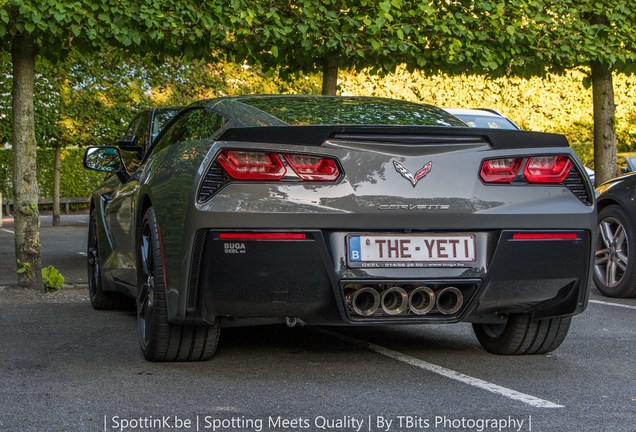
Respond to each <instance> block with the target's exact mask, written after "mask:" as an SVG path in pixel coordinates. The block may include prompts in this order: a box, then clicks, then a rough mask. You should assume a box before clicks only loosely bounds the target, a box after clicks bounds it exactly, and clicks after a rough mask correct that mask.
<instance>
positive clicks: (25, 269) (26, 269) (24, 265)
mask: <svg viewBox="0 0 636 432" xmlns="http://www.w3.org/2000/svg"><path fill="white" fill-rule="evenodd" d="M18 273H19V274H24V275H26V277H28V278H30V277H31V276H33V270H31V263H28V262H23V261H20V260H18Z"/></svg>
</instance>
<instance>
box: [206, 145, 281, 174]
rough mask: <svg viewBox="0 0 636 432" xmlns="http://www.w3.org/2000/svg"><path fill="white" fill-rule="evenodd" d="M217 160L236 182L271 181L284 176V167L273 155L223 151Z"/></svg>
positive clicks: (276, 156)
mask: <svg viewBox="0 0 636 432" xmlns="http://www.w3.org/2000/svg"><path fill="white" fill-rule="evenodd" d="M217 160H218V162H219V164H220V165H221V166H222V167H223V169H224V170H225V172H227V174H228V175H229V176H230V177H232V178H234V179H236V180H270V181H271V180H280V179H282V178H283V176H284V175H285V166H284V165H283V162H282V161H281V160H280V158H279V157H278V155H276V154H275V153H265V152H252V151H237V150H223V151H222V152H221V154H219V157H218V158H217Z"/></svg>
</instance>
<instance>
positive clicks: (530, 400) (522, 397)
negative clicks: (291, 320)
mask: <svg viewBox="0 0 636 432" xmlns="http://www.w3.org/2000/svg"><path fill="white" fill-rule="evenodd" d="M314 329H315V330H316V331H318V332H321V333H324V334H327V335H329V336H334V337H337V338H339V339H342V340H344V341H346V342H350V343H352V344H354V345H358V346H361V347H364V348H368V349H370V350H371V351H374V352H376V353H378V354H382V355H383V356H386V357H390V358H392V359H394V360H397V361H401V362H403V363H406V364H409V365H411V366H415V367H417V368H420V369H423V370H425V371H429V372H433V373H436V374H438V375H441V376H443V377H446V378H450V379H452V380H455V381H459V382H462V383H464V384H468V385H470V386H473V387H477V388H480V389H482V390H486V391H489V392H491V393H494V394H498V395H500V396H504V397H506V398H508V399H512V400H516V401H519V402H523V403H525V404H527V405H530V406H533V407H536V408H564V406H563V405H559V404H556V403H554V402H550V401H547V400H544V399H539V398H537V397H534V396H531V395H528V394H525V393H521V392H518V391H516V390H512V389H509V388H507V387H502V386H500V385H497V384H493V383H491V382H488V381H484V380H481V379H479V378H474V377H471V376H469V375H465V374H463V373H461V372H457V371H454V370H452V369H447V368H445V367H442V366H438V365H436V364H433V363H429V362H426V361H424V360H420V359H418V358H415V357H411V356H409V355H406V354H402V353H400V352H397V351H393V350H391V349H388V348H385V347H383V346H380V345H375V344H372V343H368V342H365V341H362V340H359V339H355V338H352V337H349V336H345V335H342V334H339V333H336V332H332V331H329V330H324V329H319V328H315V327H314Z"/></svg>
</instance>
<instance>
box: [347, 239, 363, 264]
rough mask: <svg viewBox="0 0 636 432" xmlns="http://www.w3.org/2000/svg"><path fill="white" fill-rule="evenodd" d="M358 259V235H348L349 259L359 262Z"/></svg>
mask: <svg viewBox="0 0 636 432" xmlns="http://www.w3.org/2000/svg"><path fill="white" fill-rule="evenodd" d="M360 260H361V258H360V236H349V261H350V262H359V261H360Z"/></svg>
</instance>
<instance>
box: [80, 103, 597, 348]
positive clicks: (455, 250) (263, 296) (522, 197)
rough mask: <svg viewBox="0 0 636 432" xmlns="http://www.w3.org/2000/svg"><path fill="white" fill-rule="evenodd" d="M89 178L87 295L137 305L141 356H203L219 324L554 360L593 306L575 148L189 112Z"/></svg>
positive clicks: (393, 123) (198, 108)
mask: <svg viewBox="0 0 636 432" xmlns="http://www.w3.org/2000/svg"><path fill="white" fill-rule="evenodd" d="M84 164H85V166H86V167H87V168H89V169H94V170H99V171H106V172H111V173H116V174H117V175H116V176H112V177H111V178H109V179H108V180H106V181H105V182H104V183H103V184H102V185H100V186H99V187H98V188H97V189H96V190H95V192H94V193H93V195H92V204H91V212H90V229H89V238H88V274H89V278H88V279H89V291H90V298H91V302H92V304H93V306H94V307H95V308H96V309H107V308H110V307H113V306H114V304H115V302H114V299H115V297H114V296H115V294H116V293H123V294H126V295H128V296H130V297H131V298H136V299H137V310H138V312H137V319H138V327H139V338H140V343H141V350H142V352H143V355H144V356H145V358H146V359H149V360H154V361H183V360H205V359H208V358H210V357H212V355H213V354H214V352H215V350H216V347H217V341H218V337H219V331H220V330H219V329H220V328H221V327H223V326H238V325H255V324H274V323H287V324H288V325H295V324H298V323H300V324H310V325H346V326H369V325H374V326H378V325H380V326H388V325H406V324H441V323H456V322H471V323H473V328H474V331H475V334H476V336H477V339H478V341H479V342H480V343H481V344H482V346H483V347H484V348H485V349H486V350H488V351H490V352H492V353H497V354H540V353H546V352H549V351H552V350H554V349H556V348H557V347H558V346H559V345H560V344H561V343H562V342H563V340H564V338H565V337H566V334H567V332H568V328H569V325H570V319H571V316H572V315H575V314H578V313H580V312H582V311H583V310H584V309H585V307H586V301H587V297H588V287H589V279H590V274H591V265H590V263H591V260H592V257H593V250H592V235H593V232H594V230H595V228H596V222H597V220H596V209H595V205H594V195H593V189H592V187H591V185H590V183H589V181H588V179H587V176H586V175H585V171H584V168H583V166H582V165H581V164H580V162H579V161H578V159H577V158H576V156H575V154H574V153H573V152H572V150H571V149H570V148H569V147H568V144H567V141H566V139H565V137H563V136H561V135H554V134H544V133H536V132H525V131H518V130H512V131H511V130H496V129H493V130H489V131H487V132H484V130H475V129H472V128H469V127H466V125H465V124H464V123H462V122H460V121H459V120H457V118H455V117H453V116H451V115H450V114H448V113H447V112H445V111H443V110H441V109H438V108H435V107H433V106H430V105H423V104H416V103H411V102H405V101H398V100H391V99H381V98H358V97H327V96H290V95H288V96H241V97H230V98H220V99H212V100H205V101H201V102H197V103H194V104H192V105H190V106H189V107H187V108H185V109H184V110H182V111H180V112H179V114H177V116H176V117H175V118H174V119H173V121H172V122H171V123H170V124H169V125H168V126H167V127H166V128H165V129H164V131H163V132H162V133H161V134H160V135H159V137H158V138H157V139H156V140H155V142H154V143H153V144H152V145H151V147H150V149H149V150H148V152H147V154H146V155H145V157H144V160H143V161H142V163H141V165H140V166H139V168H138V170H137V171H136V172H134V173H131V172H127V171H126V169H125V168H124V166H123V164H122V162H121V157H120V150H119V149H118V148H117V147H90V148H88V149H87V150H86V155H85V160H84Z"/></svg>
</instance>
